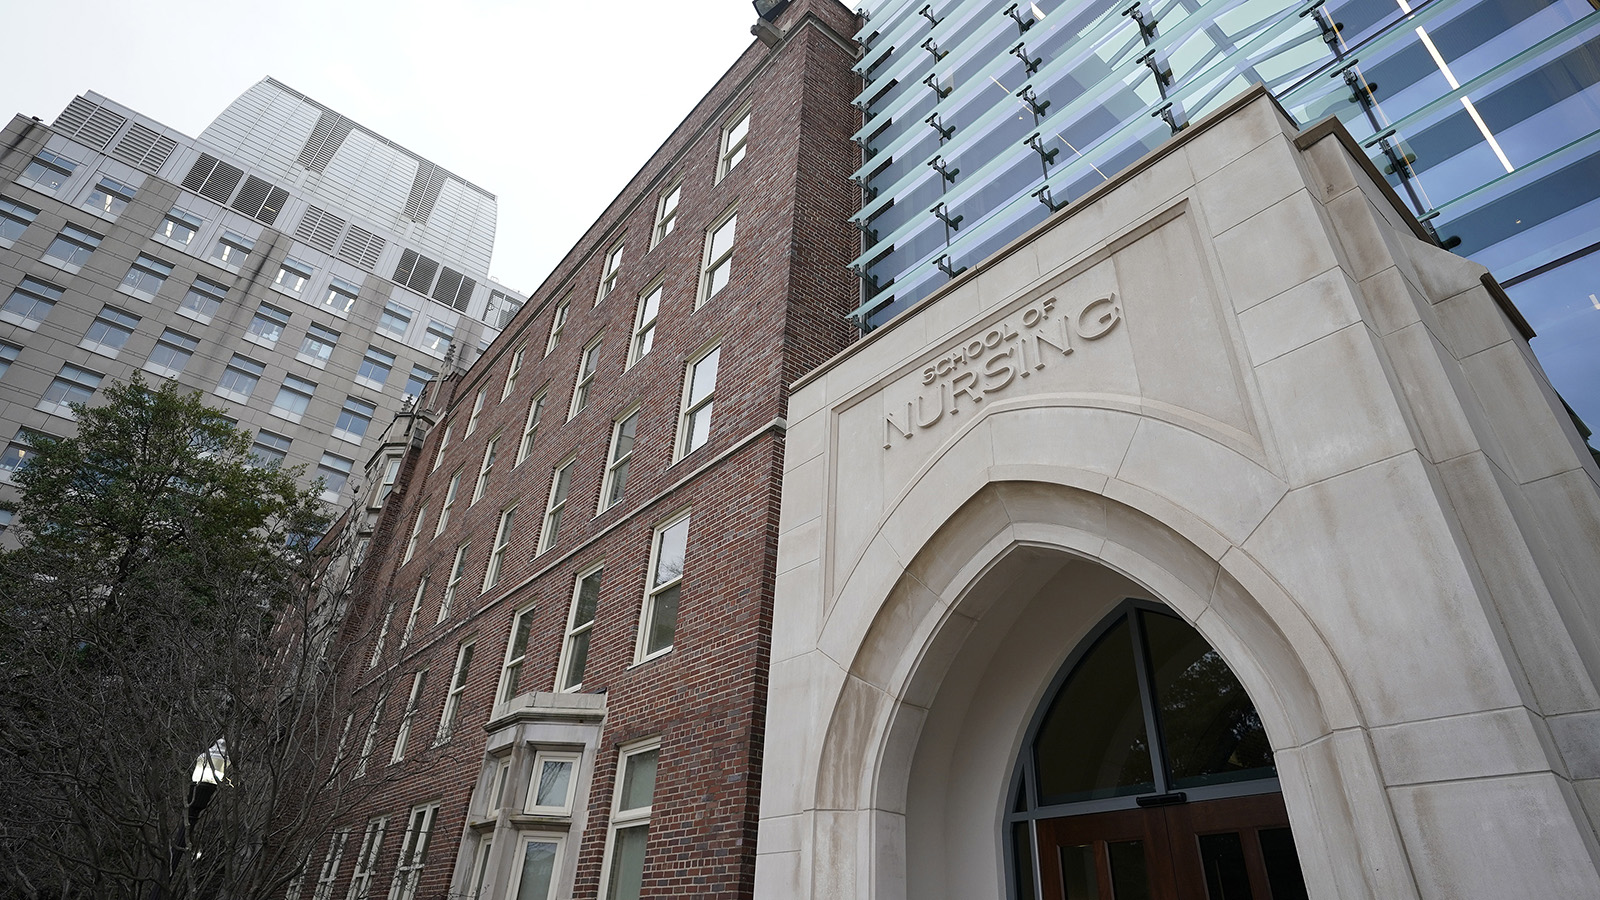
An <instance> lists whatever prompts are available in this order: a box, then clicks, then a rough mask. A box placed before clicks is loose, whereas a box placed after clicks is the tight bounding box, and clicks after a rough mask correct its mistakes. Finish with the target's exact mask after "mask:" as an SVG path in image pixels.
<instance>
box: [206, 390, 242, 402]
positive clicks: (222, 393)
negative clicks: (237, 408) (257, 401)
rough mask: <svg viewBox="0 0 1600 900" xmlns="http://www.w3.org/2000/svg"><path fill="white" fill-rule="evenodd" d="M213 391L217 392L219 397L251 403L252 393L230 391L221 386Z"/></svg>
mask: <svg viewBox="0 0 1600 900" xmlns="http://www.w3.org/2000/svg"><path fill="white" fill-rule="evenodd" d="M211 393H213V394H216V395H217V396H218V397H221V398H222V399H224V400H232V401H233V402H235V403H249V402H250V395H249V394H241V393H239V392H238V391H230V390H228V389H227V388H220V387H219V388H217V389H216V390H214V391H212V392H211Z"/></svg>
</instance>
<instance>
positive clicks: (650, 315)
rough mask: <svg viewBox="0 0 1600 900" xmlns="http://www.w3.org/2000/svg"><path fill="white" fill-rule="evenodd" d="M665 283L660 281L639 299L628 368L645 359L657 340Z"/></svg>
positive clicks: (634, 318)
mask: <svg viewBox="0 0 1600 900" xmlns="http://www.w3.org/2000/svg"><path fill="white" fill-rule="evenodd" d="M665 284H666V283H665V282H661V281H658V282H656V283H655V284H654V285H653V286H651V287H650V288H649V289H647V290H646V291H645V292H644V294H643V295H641V296H640V297H639V310H638V312H637V313H636V314H635V315H634V317H633V342H632V343H631V344H629V345H628V367H629V368H632V367H633V364H634V363H636V362H638V361H639V360H640V359H642V358H644V355H645V354H646V353H649V352H650V347H651V346H652V345H653V344H654V343H655V339H656V317H657V316H659V315H660V314H661V292H662V290H663V288H664V287H665Z"/></svg>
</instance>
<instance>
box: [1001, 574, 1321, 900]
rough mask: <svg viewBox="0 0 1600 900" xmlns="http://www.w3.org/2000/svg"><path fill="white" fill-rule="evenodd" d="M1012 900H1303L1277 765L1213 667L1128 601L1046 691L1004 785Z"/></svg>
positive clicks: (1144, 606) (1199, 647) (1167, 623)
mask: <svg viewBox="0 0 1600 900" xmlns="http://www.w3.org/2000/svg"><path fill="white" fill-rule="evenodd" d="M1008 809H1009V810H1010V813H1009V814H1008V815H1007V817H1006V825H1005V835H1004V837H1005V842H1006V845H1007V850H1008V853H1007V856H1008V858H1009V861H1010V868H1011V875H1012V877H1011V886H1012V890H1013V892H1014V896H1015V897H1017V898H1020V900H1033V898H1040V900H1303V898H1305V897H1306V896H1307V894H1306V887H1305V882H1304V880H1303V878H1302V876H1301V873H1300V867H1299V862H1298V860H1297V858H1296V856H1295V848H1294V841H1293V838H1292V836H1291V835H1290V831H1289V818H1288V815H1287V813H1286V812H1285V810H1284V804H1283V796H1282V794H1281V793H1280V789H1279V785H1278V779H1277V769H1276V768H1275V767H1274V765H1273V760H1272V750H1271V746H1270V745H1269V744H1268V741H1267V736H1266V732H1265V730H1264V729H1263V728H1262V725H1261V720H1260V717H1259V716H1258V715H1257V713H1256V708H1255V705H1254V703H1252V702H1251V700H1250V698H1249V696H1248V695H1246V693H1245V690H1244V688H1243V686H1242V685H1240V683H1239V680H1238V679H1237V678H1236V677H1235V676H1234V674H1233V672H1232V671H1231V670H1229V668H1228V666H1227V664H1226V663H1225V662H1223V660H1222V657H1221V656H1220V655H1219V654H1218V653H1217V652H1216V651H1215V650H1213V649H1212V648H1211V647H1210V645H1208V644H1207V643H1206V641H1205V639H1204V638H1203V637H1201V635H1200V634H1199V633H1198V632H1196V631H1195V630H1194V629H1193V628H1191V627H1190V626H1189V625H1188V624H1186V623H1185V622H1183V621H1182V620H1181V619H1179V618H1178V617H1177V616H1174V615H1172V614H1171V613H1170V612H1168V611H1167V610H1166V609H1165V608H1163V607H1161V606H1159V605H1157V604H1153V603H1148V602H1145V601H1137V600H1129V601H1125V602H1124V603H1123V604H1122V605H1121V606H1120V607H1118V608H1117V609H1116V610H1115V611H1114V612H1113V613H1112V614H1110V615H1109V616H1107V617H1106V618H1105V619H1104V620H1102V621H1101V623H1100V624H1099V625H1098V626H1097V627H1096V628H1095V629H1093V630H1092V631H1091V632H1090V633H1089V635H1088V636H1087V637H1086V638H1085V639H1084V641H1083V642H1082V643H1081V644H1080V645H1079V647H1078V649H1077V650H1076V651H1074V653H1073V654H1072V655H1071V656H1070V657H1069V658H1068V659H1067V661H1066V663H1065V665H1063V666H1062V668H1061V670H1060V672H1059V673H1058V674H1057V676H1056V678H1055V681H1054V682H1053V683H1052V684H1051V687H1050V689H1049V690H1048V691H1047V692H1046V693H1045V698H1044V701H1043V703H1041V704H1040V707H1039V709H1038V711H1037V712H1036V714H1035V716H1034V719H1033V722H1032V724H1031V725H1030V727H1029V730H1028V734H1027V738H1026V740H1025V741H1024V742H1023V747H1022V751H1021V754H1020V756H1019V759H1018V761H1017V766H1016V773H1015V776H1014V778H1013V782H1012V802H1011V804H1010V805H1009V806H1008Z"/></svg>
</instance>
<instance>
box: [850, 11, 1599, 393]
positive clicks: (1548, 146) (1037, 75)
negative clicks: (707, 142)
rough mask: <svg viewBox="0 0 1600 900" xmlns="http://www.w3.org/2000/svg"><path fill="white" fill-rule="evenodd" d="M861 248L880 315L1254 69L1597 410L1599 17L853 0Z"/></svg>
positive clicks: (1229, 92)
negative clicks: (1467, 264) (1460, 258)
mask: <svg viewBox="0 0 1600 900" xmlns="http://www.w3.org/2000/svg"><path fill="white" fill-rule="evenodd" d="M866 5H867V7H868V11H869V18H868V20H867V21H866V24H865V25H864V26H863V27H862V29H861V31H860V33H859V35H858V36H859V37H860V39H861V40H862V41H863V43H864V44H865V45H866V48H867V49H866V51H865V55H864V56H863V57H862V58H861V60H860V62H859V63H858V65H857V69H858V70H859V71H861V72H862V73H864V75H865V77H866V79H867V86H866V88H865V89H864V90H863V92H862V93H861V95H860V97H859V98H858V102H859V105H860V106H861V107H862V108H863V109H864V110H865V113H866V116H865V121H864V123H863V125H862V127H861V130H860V131H859V132H858V134H857V137H858V139H859V140H860V141H861V143H862V145H863V146H864V147H865V148H866V159H865V161H864V162H863V164H862V167H861V169H860V171H859V172H857V173H856V177H857V178H858V179H859V180H860V181H861V183H862V184H863V186H864V189H865V196H864V198H863V204H862V207H861V209H860V210H859V211H858V212H857V213H856V221H857V222H858V223H859V226H860V228H861V230H862V232H863V233H864V235H865V240H864V241H863V249H862V253H861V254H860V256H859V257H858V259H857V260H856V261H855V265H856V266H857V268H858V270H859V272H860V273H861V275H862V278H863V286H864V300H863V303H862V305H861V307H860V308H859V309H858V310H857V311H856V315H857V316H858V318H859V319H860V320H861V321H862V322H864V323H866V324H867V325H869V326H872V325H877V324H880V323H882V322H883V321H886V320H887V319H888V318H890V317H892V316H894V315H895V314H896V313H897V312H899V311H900V310H902V309H905V308H906V307H907V306H908V305H910V304H912V303H914V302H916V301H917V300H919V299H921V298H923V297H925V296H927V295H928V294H929V293H931V292H932V291H933V290H934V289H936V288H937V287H939V286H940V285H943V284H946V283H947V282H949V281H950V279H951V278H953V277H954V276H955V273H958V272H960V271H962V270H964V269H966V268H967V267H969V266H972V265H975V264H977V263H978V262H979V261H981V260H983V259H984V258H986V257H988V256H989V255H990V254H992V253H993V252H994V251H995V250H997V249H999V248H1000V247H1001V246H1003V245H1005V244H1006V243H1008V242H1009V241H1011V240H1012V239H1014V238H1016V237H1017V236H1019V235H1021V234H1022V233H1023V232H1025V231H1026V230H1028V229H1029V228H1031V227H1033V226H1034V225H1037V224H1038V223H1040V222H1042V221H1044V219H1045V218H1046V217H1048V216H1049V215H1050V213H1051V212H1052V211H1053V210H1055V209H1060V208H1063V207H1065V206H1067V205H1069V204H1071V203H1073V202H1075V201H1076V200H1077V199H1078V198H1079V197H1081V196H1083V195H1084V194H1085V193H1086V192H1087V191H1089V190H1092V189H1093V188H1094V187H1095V186H1096V185H1099V184H1101V183H1103V182H1105V181H1106V180H1107V179H1108V178H1110V177H1111V176H1112V175H1114V174H1116V173H1117V172H1118V171H1120V170H1121V169H1123V168H1125V167H1126V166H1127V165H1129V164H1130V163H1132V162H1133V161H1134V160H1136V159H1138V158H1140V157H1141V156H1143V155H1144V154H1145V153H1147V152H1149V151H1150V150H1152V149H1154V148H1155V147H1157V146H1158V145H1160V144H1161V143H1163V142H1165V141H1166V140H1168V139H1169V138H1171V136H1172V135H1173V134H1174V133H1175V132H1176V131H1178V129H1179V128H1181V127H1182V126H1183V125H1184V124H1185V123H1186V122H1188V121H1190V120H1193V119H1195V118H1198V117H1200V116H1202V115H1204V114H1205V113H1207V112H1209V111H1211V110H1213V109H1216V108H1217V107H1218V106H1219V105H1220V104H1222V103H1225V102H1227V101H1228V100H1229V99H1231V98H1232V97H1234V96H1235V95H1237V94H1238V93H1239V91H1241V90H1243V89H1244V87H1245V86H1246V85H1249V84H1252V83H1262V84H1265V85H1266V86H1267V87H1268V88H1269V89H1270V90H1271V91H1272V93H1273V95H1274V96H1275V97H1277V99H1278V101H1279V102H1280V103H1281V104H1282V105H1283V107H1284V109H1285V110H1287V111H1288V113H1289V114H1290V115H1291V116H1292V117H1293V118H1294V120H1295V121H1297V122H1299V123H1300V124H1301V125H1304V126H1310V125H1313V124H1315V123H1316V122H1318V121H1319V120H1321V119H1323V118H1325V117H1328V116H1336V117H1338V119H1339V120H1340V121H1341V122H1343V123H1344V124H1345V126H1346V127H1347V128H1348V129H1349V130H1350V132H1351V134H1353V135H1354V136H1355V137H1356V139H1357V140H1358V141H1359V142H1360V143H1361V145H1362V147H1363V151H1364V152H1365V153H1366V154H1367V155H1368V156H1369V157H1371V158H1372V159H1373V160H1374V161H1375V163H1376V164H1377V165H1378V167H1379V168H1380V170H1382V172H1383V173H1384V177H1385V179H1386V180H1387V181H1388V182H1389V183H1390V184H1391V185H1392V186H1393V187H1394V188H1395V190H1396V191H1397V192H1398V193H1399V194H1400V195H1401V196H1402V197H1404V198H1406V203H1407V205H1408V206H1409V208H1410V209H1411V211H1412V213H1413V214H1414V215H1416V216H1417V217H1418V218H1419V219H1421V220H1422V221H1423V223H1424V227H1425V228H1426V229H1427V230H1428V232H1429V234H1430V236H1431V237H1432V238H1434V239H1436V240H1438V241H1439V242H1441V243H1442V244H1443V245H1444V246H1446V247H1453V248H1454V250H1455V252H1457V253H1460V254H1462V255H1465V256H1468V257H1470V258H1472V259H1474V260H1477V261H1479V262H1481V263H1483V264H1484V265H1486V266H1488V267H1489V269H1490V271H1492V272H1493V273H1494V274H1495V275H1496V277H1497V278H1498V279H1499V280H1500V282H1501V283H1502V284H1504V285H1505V287H1506V290H1507V291H1508V292H1509V293H1510V295H1511V296H1512V298H1513V299H1515V300H1516V301H1517V303H1518V305H1519V307H1520V308H1521V309H1522V311H1523V313H1524V314H1525V315H1526V316H1527V319H1528V321H1529V322H1530V323H1531V324H1532V326H1533V328H1534V330H1535V331H1536V332H1537V333H1538V337H1537V339H1535V340H1534V342H1533V347H1534V349H1535V351H1536V352H1537V353H1538V354H1539V358H1540V359H1541V361H1542V362H1543V363H1544V366H1545V368H1546V369H1547V370H1548V371H1549V374H1550V378H1551V381H1552V382H1554V384H1555V386H1556V388H1557V390H1559V391H1560V392H1561V393H1562V395H1563V396H1564V397H1565V398H1566V400H1567V401H1568V402H1569V403H1570V404H1571V406H1572V407H1573V409H1574V410H1576V411H1577V413H1578V414H1579V415H1581V416H1582V417H1583V418H1585V419H1587V420H1589V421H1597V420H1600V354H1595V353H1594V352H1592V347H1593V346H1594V344H1595V342H1596V341H1597V340H1600V300H1596V299H1594V296H1595V292H1596V291H1597V290H1600V255H1596V254H1595V253H1594V251H1596V250H1597V249H1600V224H1597V223H1600V215H1597V214H1596V213H1597V210H1600V16H1596V15H1594V12H1595V6H1594V4H1592V3H1591V2H1589V0H1560V2H1546V0H1428V2H1416V3H1413V2H1408V0H1326V2H1321V0H1319V2H1310V3H1285V2H1277V3H1243V2H1235V0H1209V2H1190V0H1181V2H1149V0H1147V2H1129V3H1115V4H1085V3H1071V2H1061V0H1031V2H1030V0H1019V2H1016V3H1010V2H1007V3H1000V2H991V0H942V2H941V0H935V2H932V3H929V2H926V0H882V2H873V3H868V4H866Z"/></svg>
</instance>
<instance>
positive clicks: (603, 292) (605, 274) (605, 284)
mask: <svg viewBox="0 0 1600 900" xmlns="http://www.w3.org/2000/svg"><path fill="white" fill-rule="evenodd" d="M620 268H622V243H621V242H620V241H619V242H618V243H617V245H616V246H615V247H612V248H611V252H609V253H607V254H606V262H605V268H604V270H603V271H602V272H601V273H600V290H599V292H598V293H596V294H595V297H594V302H595V303H596V304H597V305H598V304H599V303H600V301H601V300H604V299H605V298H606V296H607V295H608V294H610V293H611V289H612V288H614V287H616V286H617V270H618V269H620Z"/></svg>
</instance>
